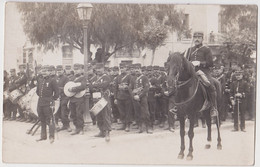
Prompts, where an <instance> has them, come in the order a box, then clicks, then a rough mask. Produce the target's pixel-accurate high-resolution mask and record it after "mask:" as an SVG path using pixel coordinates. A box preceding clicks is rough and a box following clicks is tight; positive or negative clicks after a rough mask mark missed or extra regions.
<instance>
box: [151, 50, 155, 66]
mask: <svg viewBox="0 0 260 167" xmlns="http://www.w3.org/2000/svg"><path fill="white" fill-rule="evenodd" d="M152 51H153V53H152V60H151V66H152V65H153V61H154V55H155V49H153V50H152Z"/></svg>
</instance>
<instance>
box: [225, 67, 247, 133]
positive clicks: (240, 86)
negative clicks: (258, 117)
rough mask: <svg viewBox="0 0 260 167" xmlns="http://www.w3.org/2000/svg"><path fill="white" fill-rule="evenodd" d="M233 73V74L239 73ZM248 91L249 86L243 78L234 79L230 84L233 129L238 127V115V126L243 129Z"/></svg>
mask: <svg viewBox="0 0 260 167" xmlns="http://www.w3.org/2000/svg"><path fill="white" fill-rule="evenodd" d="M239 73H241V72H238V74H235V75H239ZM248 92H249V86H248V84H247V82H246V81H244V80H243V79H240V80H235V81H233V82H232V83H231V85H230V95H231V97H230V98H231V100H234V102H235V103H234V111H233V112H234V130H235V131H237V130H238V129H239V128H238V126H239V124H238V117H240V120H239V121H240V128H241V130H242V131H243V130H245V109H246V108H245V107H246V97H247V94H248ZM238 111H239V112H238Z"/></svg>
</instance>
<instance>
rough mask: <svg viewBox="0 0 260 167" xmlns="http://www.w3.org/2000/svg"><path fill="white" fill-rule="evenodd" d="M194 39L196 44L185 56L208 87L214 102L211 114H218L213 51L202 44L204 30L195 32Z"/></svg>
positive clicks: (211, 100)
mask: <svg viewBox="0 0 260 167" xmlns="http://www.w3.org/2000/svg"><path fill="white" fill-rule="evenodd" d="M193 41H194V43H195V46H193V47H191V48H189V49H188V50H187V52H185V55H184V56H185V57H186V58H187V59H188V60H189V61H191V62H192V64H193V65H194V67H195V71H196V73H197V74H198V76H199V77H200V78H201V80H202V82H203V84H204V85H206V87H207V88H208V89H207V91H208V94H209V100H210V102H211V104H212V107H211V116H216V115H217V114H218V111H217V100H216V99H217V92H216V88H215V86H214V81H213V79H212V76H211V74H210V68H211V67H213V57H212V53H211V50H210V49H209V48H208V47H206V46H204V45H203V44H202V42H203V32H194V34H193Z"/></svg>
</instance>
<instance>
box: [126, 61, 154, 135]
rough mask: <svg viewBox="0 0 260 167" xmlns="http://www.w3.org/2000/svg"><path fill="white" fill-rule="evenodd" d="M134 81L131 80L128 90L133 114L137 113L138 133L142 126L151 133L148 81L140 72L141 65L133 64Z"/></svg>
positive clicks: (140, 131) (141, 130)
mask: <svg viewBox="0 0 260 167" xmlns="http://www.w3.org/2000/svg"><path fill="white" fill-rule="evenodd" d="M135 69H136V70H135V73H136V77H137V78H136V79H132V82H131V85H130V88H131V94H132V97H133V104H134V108H135V112H136V113H138V117H137V119H138V120H137V123H139V133H142V132H143V125H145V126H146V131H147V133H153V131H152V128H151V121H150V114H149V109H148V102H147V96H148V91H149V80H148V78H147V77H146V76H145V75H143V74H142V72H141V64H135Z"/></svg>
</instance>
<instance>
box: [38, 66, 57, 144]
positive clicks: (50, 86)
mask: <svg viewBox="0 0 260 167" xmlns="http://www.w3.org/2000/svg"><path fill="white" fill-rule="evenodd" d="M50 72H51V69H50V68H49V67H48V66H45V67H43V69H42V76H43V78H42V79H41V80H39V82H38V83H37V88H36V93H37V95H38V96H39V99H38V104H37V113H38V116H39V119H40V121H41V138H40V139H38V140H37V141H42V140H46V139H47V133H46V126H47V125H48V126H49V140H50V143H53V142H54V131H55V124H54V115H53V111H54V109H53V108H54V106H55V104H54V101H55V100H57V99H58V98H59V88H58V84H57V82H56V80H54V79H53V78H51V77H50Z"/></svg>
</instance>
